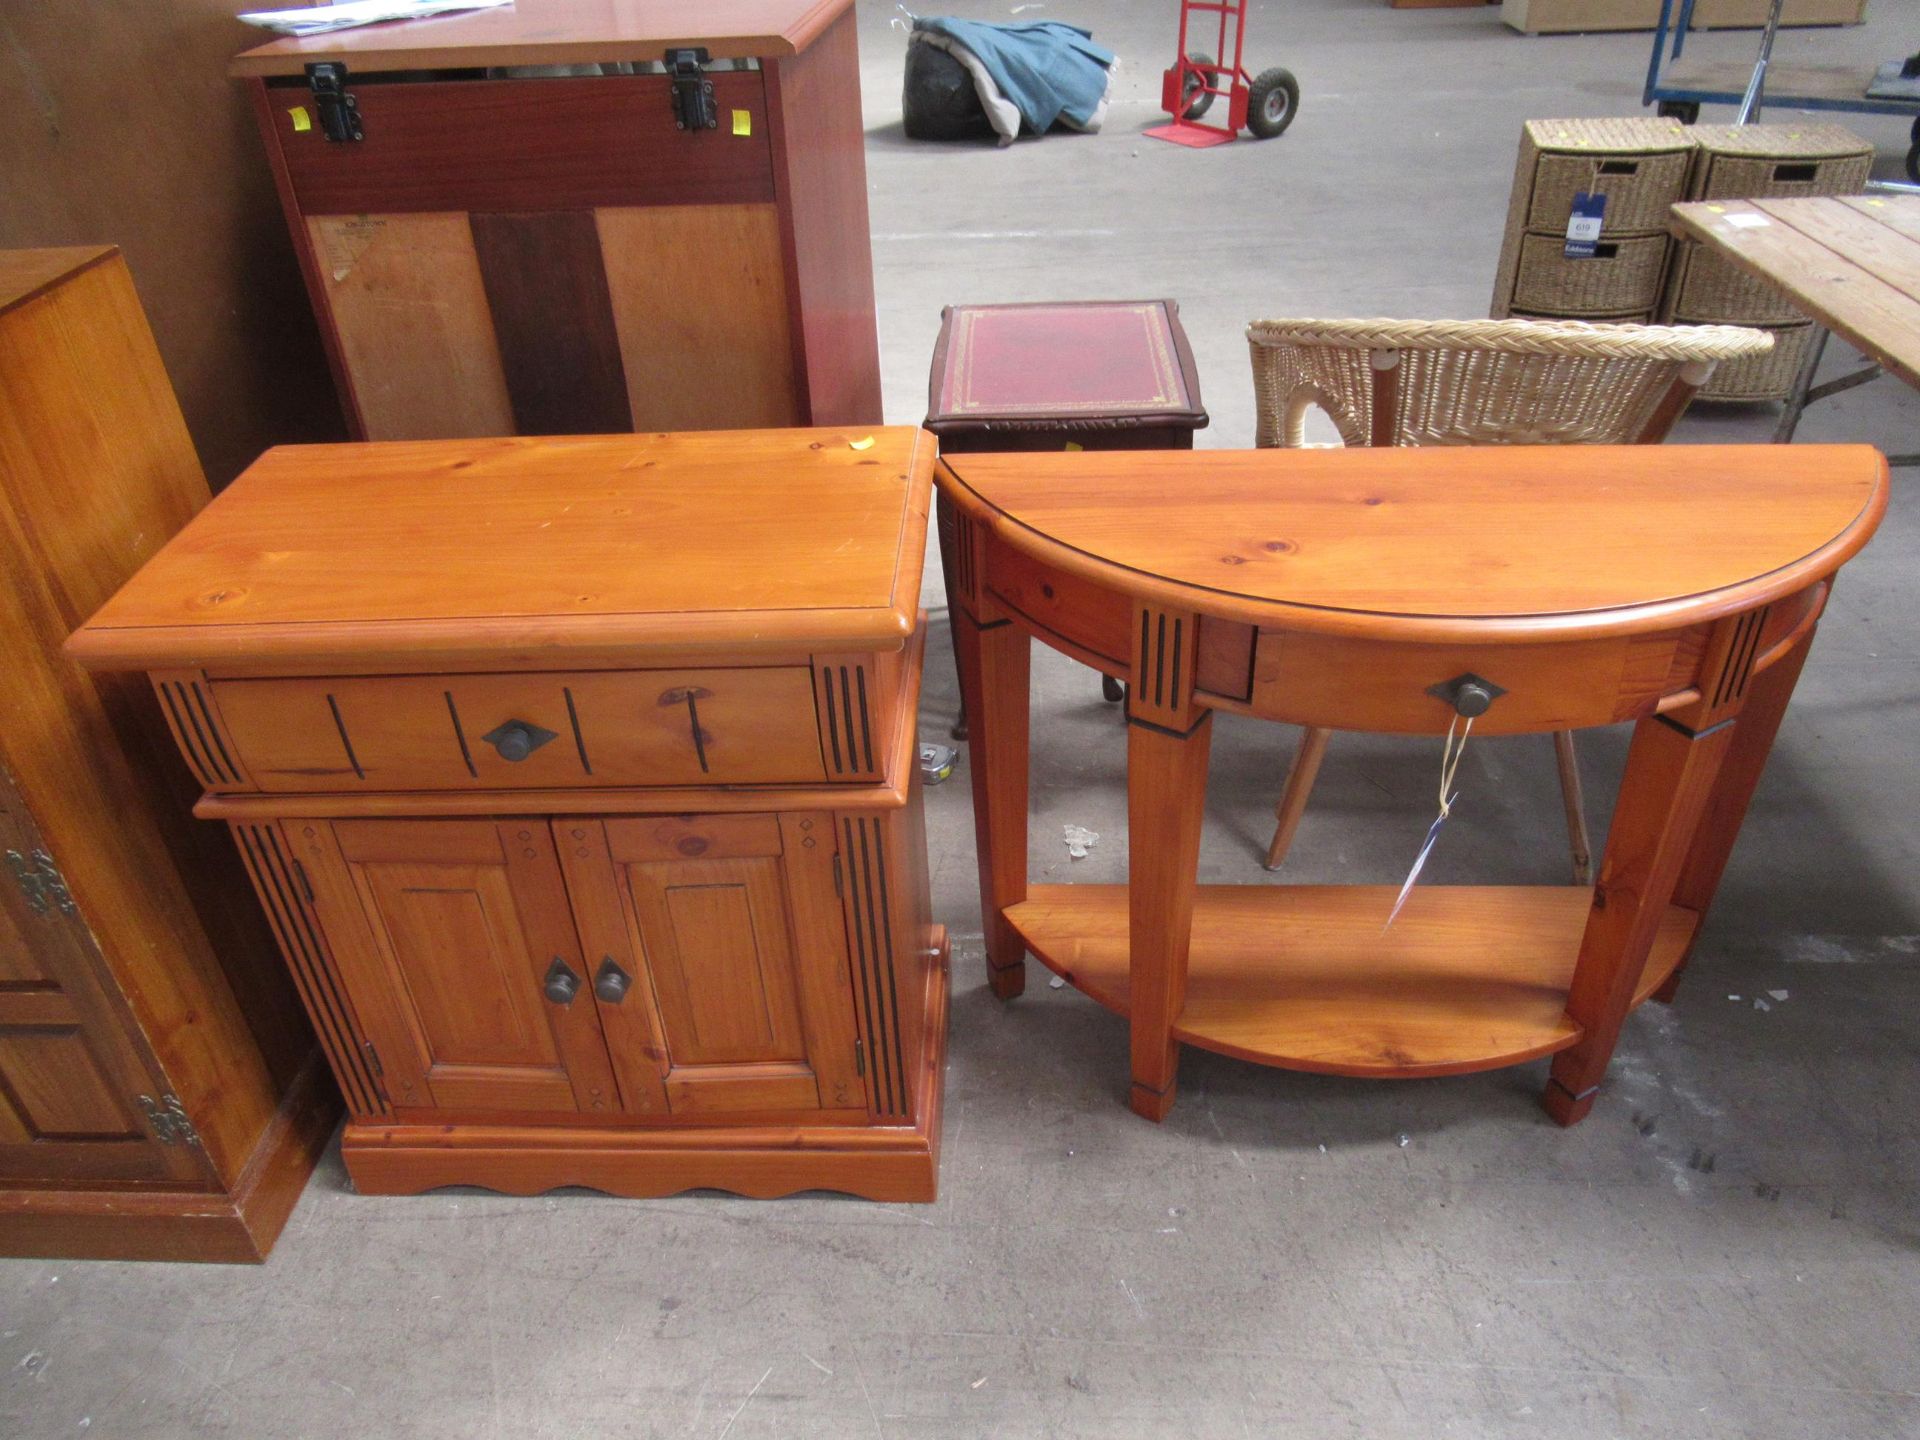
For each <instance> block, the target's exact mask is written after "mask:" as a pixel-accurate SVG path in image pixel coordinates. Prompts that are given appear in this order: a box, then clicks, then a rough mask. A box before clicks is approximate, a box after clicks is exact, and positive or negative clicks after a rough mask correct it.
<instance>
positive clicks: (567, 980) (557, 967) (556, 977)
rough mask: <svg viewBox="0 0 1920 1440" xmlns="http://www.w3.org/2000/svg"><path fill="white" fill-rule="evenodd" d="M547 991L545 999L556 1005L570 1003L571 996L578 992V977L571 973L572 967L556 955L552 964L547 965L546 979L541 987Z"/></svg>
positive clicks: (571, 1000)
mask: <svg viewBox="0 0 1920 1440" xmlns="http://www.w3.org/2000/svg"><path fill="white" fill-rule="evenodd" d="M541 988H542V989H544V990H545V991H546V992H547V999H549V1000H551V1001H552V1002H553V1003H554V1004H556V1005H571V1004H572V1003H573V997H574V996H576V995H578V994H579V993H580V977H579V976H578V975H576V974H574V973H573V967H572V966H571V965H569V964H567V962H566V961H565V960H562V959H561V958H560V957H559V956H558V955H556V956H554V957H553V964H551V965H549V966H548V967H547V979H546V983H545V985H543V986H542V987H541Z"/></svg>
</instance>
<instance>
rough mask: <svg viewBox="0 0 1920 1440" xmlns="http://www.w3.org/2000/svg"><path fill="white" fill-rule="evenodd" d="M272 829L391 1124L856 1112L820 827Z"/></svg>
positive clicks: (752, 821)
mask: <svg viewBox="0 0 1920 1440" xmlns="http://www.w3.org/2000/svg"><path fill="white" fill-rule="evenodd" d="M281 828H282V831H283V833H284V835H285V837H286V839H287V841H288V842H289V845H290V847H291V849H292V853H293V854H294V855H295V856H296V857H297V858H298V859H299V860H300V862H301V869H302V870H303V871H304V872H305V874H306V877H307V878H306V883H307V887H308V889H309V890H310V891H311V896H312V899H311V904H312V907H313V910H314V912H315V913H316V915H317V916H318V919H319V921H320V928H321V930H322V932H323V933H324V935H325V938H326V941H327V945H328V949H329V950H330V951H331V952H332V955H333V959H334V963H335V965H336V966H337V967H338V970H339V972H340V976H341V979H342V981H343V983H344V986H345V989H346V991H347V994H348V996H349V997H350V999H351V1000H352V1003H353V1006H354V1009H355V1011H356V1013H357V1017H358V1020H359V1024H360V1028H361V1030H362V1032H363V1033H364V1036H365V1038H366V1042H367V1043H368V1044H369V1045H370V1046H371V1047H372V1052H373V1053H372V1057H371V1058H372V1059H373V1060H374V1062H375V1065H376V1068H377V1073H378V1074H379V1075H380V1077H381V1083H382V1084H383V1085H384V1087H385V1089H386V1091H387V1095H388V1098H389V1100H390V1102H391V1103H392V1105H393V1106H394V1108H395V1113H396V1118H400V1119H405V1118H407V1115H406V1112H407V1111H410V1110H416V1111H433V1112H454V1111H457V1112H462V1113H467V1114H473V1113H479V1112H486V1113H495V1112H541V1113H544V1114H548V1115H557V1114H561V1113H571V1114H573V1115H583V1114H584V1115H597V1116H605V1117H610V1118H611V1117H626V1118H630V1119H642V1120H644V1119H654V1120H661V1119H664V1118H666V1117H672V1116H685V1115H700V1116H705V1117H709V1118H711V1117H714V1116H716V1115H719V1114H725V1113H729V1112H731V1113H737V1114H742V1115H743V1116H744V1115H745V1114H747V1113H752V1114H756V1115H758V1114H768V1113H779V1112H795V1111H800V1112H810V1113H817V1112H822V1111H831V1110H841V1109H845V1110H857V1111H858V1112H860V1114H861V1115H862V1116H864V1113H865V1110H866V1093H865V1082H864V1080H863V1079H862V1076H861V1072H862V1070H863V1069H864V1066H863V1065H862V1064H861V1057H860V1055H859V1053H858V1051H857V1048H856V1040H857V1034H858V1032H857V1030H856V1027H855V1019H854V999H853V993H852V981H851V977H850V975H849V971H848V966H847V953H846V941H845V922H844V920H843V919H842V916H841V908H840V901H839V899H838V898H837V896H836V886H835V883H834V860H835V857H834V848H833V846H834V840H833V825H832V820H831V817H830V816H829V815H826V814H791V815H722V816H692V817H689V816H644V817H618V818H607V817H598V816H596V817H580V818H573V819H569V818H564V817H563V818H556V819H551V820H549V819H544V818H543V819H535V818H529V817H517V818H507V819H472V820H466V819H423V820H388V819H379V820H373V819H368V820H359V819H355V820H336V821H321V820H288V821H283V822H282V825H281Z"/></svg>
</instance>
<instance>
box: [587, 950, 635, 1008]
mask: <svg viewBox="0 0 1920 1440" xmlns="http://www.w3.org/2000/svg"><path fill="white" fill-rule="evenodd" d="M632 987H633V977H632V976H631V975H629V974H627V972H626V971H624V970H622V969H621V968H620V967H619V966H618V965H616V964H614V963H613V957H612V956H611V955H607V956H604V957H603V958H602V959H601V961H600V968H599V969H598V970H597V971H595V972H594V976H593V993H594V994H595V995H598V996H599V997H600V998H601V1000H603V1001H605V1002H606V1003H607V1004H609V1005H618V1004H619V1003H620V1002H621V1001H622V1000H624V999H626V998H627V991H628V990H629V989H631V988H632Z"/></svg>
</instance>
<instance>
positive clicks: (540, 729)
mask: <svg viewBox="0 0 1920 1440" xmlns="http://www.w3.org/2000/svg"><path fill="white" fill-rule="evenodd" d="M213 694H214V700H215V703H216V705H217V707H218V711H219V714H220V717H221V720H222V721H223V722H224V724H225V726H226V729H227V730H228V732H229V733H230V738H231V741H232V743H233V745H234V746H235V748H236V749H237V750H238V752H239V756H240V759H241V761H242V763H243V764H244V765H245V767H246V769H247V771H248V773H249V774H250V775H251V777H252V779H253V782H254V784H255V785H257V786H258V787H259V788H260V789H261V790H267V791H284V792H299V791H313V790H363V789H364V790H465V789H528V788H550V789H561V788H581V787H590V786H602V785H604V786H619V785H702V784H779V783H805V782H808V781H820V780H823V779H824V778H825V777H826V772H825V767H824V765H823V763H822V761H821V758H820V737H819V729H818V724H817V722H816V720H815V712H814V699H813V676H812V672H811V671H810V670H808V669H806V668H804V667H801V666H767V667H760V668H739V669H705V670H609V671H576V672H567V673H535V674H511V675H381V676H342V677H338V678H333V677H326V678H320V679H287V680H219V681H215V682H213Z"/></svg>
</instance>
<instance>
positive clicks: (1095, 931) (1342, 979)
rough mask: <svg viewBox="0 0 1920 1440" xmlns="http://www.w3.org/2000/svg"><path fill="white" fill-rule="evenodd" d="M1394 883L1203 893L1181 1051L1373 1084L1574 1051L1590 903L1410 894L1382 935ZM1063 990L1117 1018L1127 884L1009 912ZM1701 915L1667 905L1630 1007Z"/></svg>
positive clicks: (1445, 891) (1564, 889) (1483, 893)
mask: <svg viewBox="0 0 1920 1440" xmlns="http://www.w3.org/2000/svg"><path fill="white" fill-rule="evenodd" d="M1395 893H1396V890H1395V887H1393V886H1387V885H1299V886H1291V885H1289V886H1271V887H1266V886H1248V885H1202V886H1200V887H1199V888H1198V890H1197V891H1196V892H1195V896H1194V905H1193V939H1192V948H1191V950H1190V952H1189V956H1188V960H1187V984H1186V1004H1185V1006H1184V1008H1182V1010H1181V1011H1180V1013H1179V1015H1178V1017H1177V1018H1176V1019H1175V1020H1174V1022H1173V1035H1174V1038H1175V1039H1176V1040H1179V1041H1181V1042H1182V1043H1184V1044H1188V1045H1198V1046H1200V1047H1201V1048H1202V1049H1206V1050H1217V1051H1219V1052H1220V1053H1221V1054H1223V1055H1232V1056H1234V1057H1236V1058H1237V1059H1241V1060H1252V1061H1255V1062H1257V1063H1259V1064H1263V1065H1277V1066H1280V1067H1282V1068H1283V1069H1288V1070H1310V1071H1315V1072H1318V1073H1320V1074H1325V1075H1356V1076H1364V1077H1367V1078H1372V1079H1416V1078H1419V1077H1423V1076H1433V1075H1460V1074H1465V1073H1467V1072H1469V1071H1474V1070H1493V1069H1498V1068H1499V1067H1501V1066H1505V1065H1515V1064H1518V1063H1520V1062H1522V1061H1525V1060H1534V1059H1538V1058H1540V1057H1541V1056H1543V1055H1551V1054H1553V1053H1555V1052H1556V1051H1560V1050H1566V1049H1569V1048H1571V1047H1572V1046H1574V1045H1576V1044H1578V1043H1579V1041H1580V1038H1581V1035H1582V1033H1583V1032H1582V1027H1581V1026H1580V1025H1579V1024H1578V1023H1577V1022H1576V1021H1574V1020H1573V1019H1571V1018H1570V1017H1569V1016H1568V1015H1567V989H1568V987H1569V985H1570V984H1571V983H1572V980H1573V969H1574V960H1575V958H1576V957H1577V955H1578V954H1579V950H1580V936H1581V933H1582V931H1583V930H1584V929H1585V928H1586V924H1587V914H1588V911H1589V909H1590V907H1591V905H1592V894H1593V892H1592V891H1591V890H1590V889H1589V888H1588V887H1586V886H1576V885H1566V886H1561V885H1516V886H1453V887H1444V886H1440V887H1434V888H1431V889H1426V890H1416V891H1415V892H1414V893H1413V894H1412V895H1411V896H1410V897H1409V898H1408V901H1407V906H1406V909H1405V910H1403V911H1402V912H1401V914H1400V918H1399V919H1398V920H1396V921H1395V922H1394V923H1393V926H1392V927H1391V928H1390V929H1387V930H1384V931H1383V930H1382V929H1381V922H1382V920H1384V919H1385V917H1386V915H1387V914H1388V912H1389V911H1390V910H1391V909H1392V907H1393V899H1394V895H1395ZM1003 913H1004V914H1005V916H1006V919H1007V922H1008V923H1009V924H1011V925H1012V926H1013V928H1014V930H1015V931H1016V932H1018V934H1019V936H1020V938H1021V940H1023V941H1024V942H1025V944H1026V947H1027V949H1028V950H1029V951H1030V952H1031V953H1032V954H1033V956H1034V958H1035V959H1037V960H1039V961H1040V962H1041V963H1042V964H1043V965H1045V966H1046V967H1047V968H1048V969H1049V970H1052V971H1053V972H1054V973H1055V974H1057V975H1059V976H1060V977H1061V978H1062V979H1064V980H1065V981H1067V983H1068V984H1070V985H1072V986H1074V988H1076V989H1078V990H1080V991H1082V992H1083V993H1085V994H1086V995H1089V996H1091V997H1092V998H1093V999H1095V1000H1097V1001H1099V1002H1100V1003H1101V1004H1102V1005H1104V1006H1106V1007H1107V1008H1108V1009H1109V1010H1112V1011H1114V1012H1115V1013H1116V1014H1119V1015H1126V1014H1127V1013H1128V1002H1129V998H1130V996H1129V989H1130V987H1129V981H1128V968H1129V965H1128V947H1127V887H1126V886H1124V885H1035V886H1032V887H1030V888H1029V890H1028V891H1027V898H1026V899H1025V900H1023V901H1021V902H1020V903H1018V904H1015V905H1009V906H1008V907H1007V908H1006V910H1005V911H1004V912H1003ZM1699 923H1700V916H1699V915H1698V913H1696V912H1695V911H1693V910H1689V909H1687V908H1686V907H1684V906H1680V905H1669V906H1668V907H1667V909H1666V913H1665V915H1664V917H1663V918H1662V920H1661V922H1660V925H1659V929H1658V931H1657V932H1656V934H1655V938H1654V942H1653V947H1652V950H1651V952H1650V953H1649V954H1648V956H1647V960H1646V964H1645V966H1644V967H1643V968H1642V970H1641V973H1640V979H1639V982H1638V984H1637V985H1636V986H1635V989H1634V993H1633V1004H1634V1005H1635V1006H1638V1005H1639V1004H1640V1003H1641V1002H1642V1001H1644V1000H1645V999H1647V997H1648V996H1650V995H1652V994H1653V993H1654V992H1655V991H1657V990H1658V989H1660V987H1661V986H1662V985H1664V984H1665V983H1666V982H1667V980H1668V978H1669V977H1671V976H1672V975H1673V974H1674V972H1675V971H1676V970H1677V969H1678V968H1679V965H1680V962H1681V960H1682V958H1683V957H1684V956H1685V955H1686V953H1687V948H1688V946H1689V945H1691V944H1692V942H1693V934H1694V930H1695V929H1696V928H1697V927H1698V925H1699Z"/></svg>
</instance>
